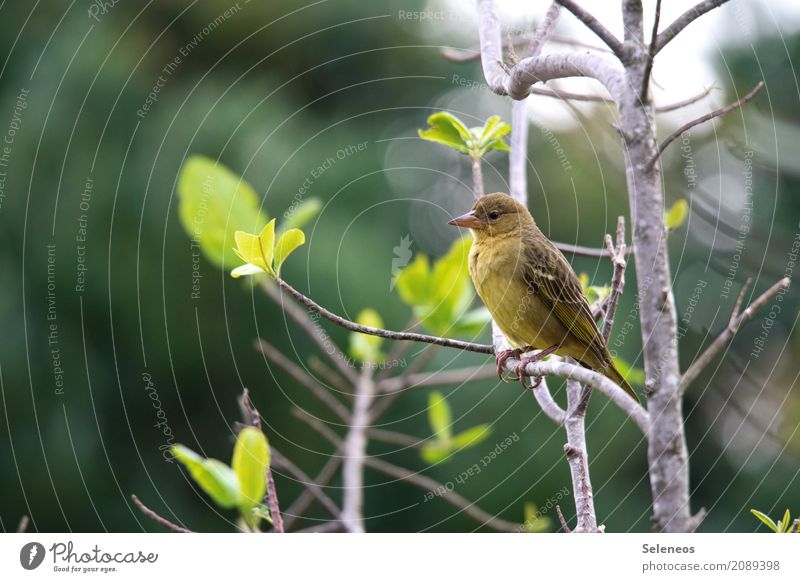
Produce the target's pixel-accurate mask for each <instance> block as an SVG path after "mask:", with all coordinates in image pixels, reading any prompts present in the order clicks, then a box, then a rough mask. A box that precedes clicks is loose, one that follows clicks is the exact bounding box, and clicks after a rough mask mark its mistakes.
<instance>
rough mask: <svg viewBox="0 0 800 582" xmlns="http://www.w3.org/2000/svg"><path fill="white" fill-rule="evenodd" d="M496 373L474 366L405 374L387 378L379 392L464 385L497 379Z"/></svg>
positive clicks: (490, 367)
mask: <svg viewBox="0 0 800 582" xmlns="http://www.w3.org/2000/svg"><path fill="white" fill-rule="evenodd" d="M495 377H496V371H495V369H494V367H493V366H472V367H469V368H458V369H455V370H441V371H433V372H420V373H418V374H405V375H403V376H397V377H394V378H387V379H386V380H382V381H381V382H379V383H378V391H379V392H386V393H392V392H398V391H401V390H406V389H408V388H421V387H424V386H443V385H446V384H464V383H466V382H476V381H478V380H486V379H487V378H495Z"/></svg>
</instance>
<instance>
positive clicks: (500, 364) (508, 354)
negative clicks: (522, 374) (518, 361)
mask: <svg viewBox="0 0 800 582" xmlns="http://www.w3.org/2000/svg"><path fill="white" fill-rule="evenodd" d="M521 354H522V350H520V349H516V350H503V351H502V352H500V353H499V354H497V377H498V378H500V379H501V380H502V381H503V382H513V381H515V380H519V378H508V379H507V378H506V377H505V376H504V375H503V373H504V372H505V367H506V360H508V358H519V357H520V355H521Z"/></svg>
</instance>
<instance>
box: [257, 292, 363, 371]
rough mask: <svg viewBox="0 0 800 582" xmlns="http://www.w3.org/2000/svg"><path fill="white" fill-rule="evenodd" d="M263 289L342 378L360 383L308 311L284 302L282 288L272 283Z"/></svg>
mask: <svg viewBox="0 0 800 582" xmlns="http://www.w3.org/2000/svg"><path fill="white" fill-rule="evenodd" d="M261 288H262V289H263V290H264V292H265V293H266V294H267V295H269V296H270V297H271V298H272V300H273V301H275V303H277V304H278V305H280V306H281V309H283V310H284V311H285V312H286V313H287V314H289V316H290V317H291V318H292V319H294V321H295V323H297V324H298V325H299V326H300V327H301V328H302V329H303V331H305V332H306V334H307V335H308V337H309V338H311V339H312V340H313V341H314V343H316V344H317V347H318V348H319V350H320V351H321V352H322V353H323V354H325V355H327V356H328V357H329V358H330V360H331V362H333V364H334V366H336V368H337V369H338V370H339V373H340V374H341V375H342V376H344V377H345V378H347V380H348V381H349V382H350V383H351V384H355V383H356V382H357V381H358V374H357V373H356V372H355V370H353V369H352V368H351V367H350V366H349V365H348V362H349V361H350V359H349V358H348V357H347V356H345V355H344V354H343V353H342V352H341V350H339V348H338V347H336V346H335V345H334V344H333V342H332V341H330V340H329V338H328V337H327V336H326V335H325V334H324V333H323V332H322V330H321V329H320V328H319V327H318V326H317V324H316V323H315V322H314V321H313V320H312V319H311V318H310V317H309V314H308V312H307V311H305V310H304V309H301V308H300V306H299V305H297V304H295V303H293V302H291V301H284V296H283V293H281V290H280V288H278V287H276V286H275V285H273V284H272V282H271V281H264V283H263V284H262V285H261Z"/></svg>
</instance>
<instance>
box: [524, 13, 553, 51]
mask: <svg viewBox="0 0 800 582" xmlns="http://www.w3.org/2000/svg"><path fill="white" fill-rule="evenodd" d="M560 14H561V6H560V5H559V4H558V2H553V3H552V4H550V7H549V8H548V9H547V12H545V15H544V19H543V20H542V22H541V24H539V26H538V27H537V28H536V30H535V31H534V33H533V37H532V38H531V42H530V44H529V45H528V54H527V55H525V56H528V57H535V56H536V55H538V54H539V53H541V52H542V48H544V45H545V43H547V41H548V40H549V39H550V36H551V34H552V32H553V30H555V27H556V23H557V22H558V17H559V15H560Z"/></svg>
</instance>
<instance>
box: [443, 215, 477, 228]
mask: <svg viewBox="0 0 800 582" xmlns="http://www.w3.org/2000/svg"><path fill="white" fill-rule="evenodd" d="M447 224H452V225H453V226H463V227H464V228H481V227H483V222H482V221H481V219H480V218H478V217H477V216H475V213H474V212H467V213H466V214H462V215H461V216H458V217H456V218H454V219H453V220H451V221H450V222H448V223H447Z"/></svg>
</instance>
